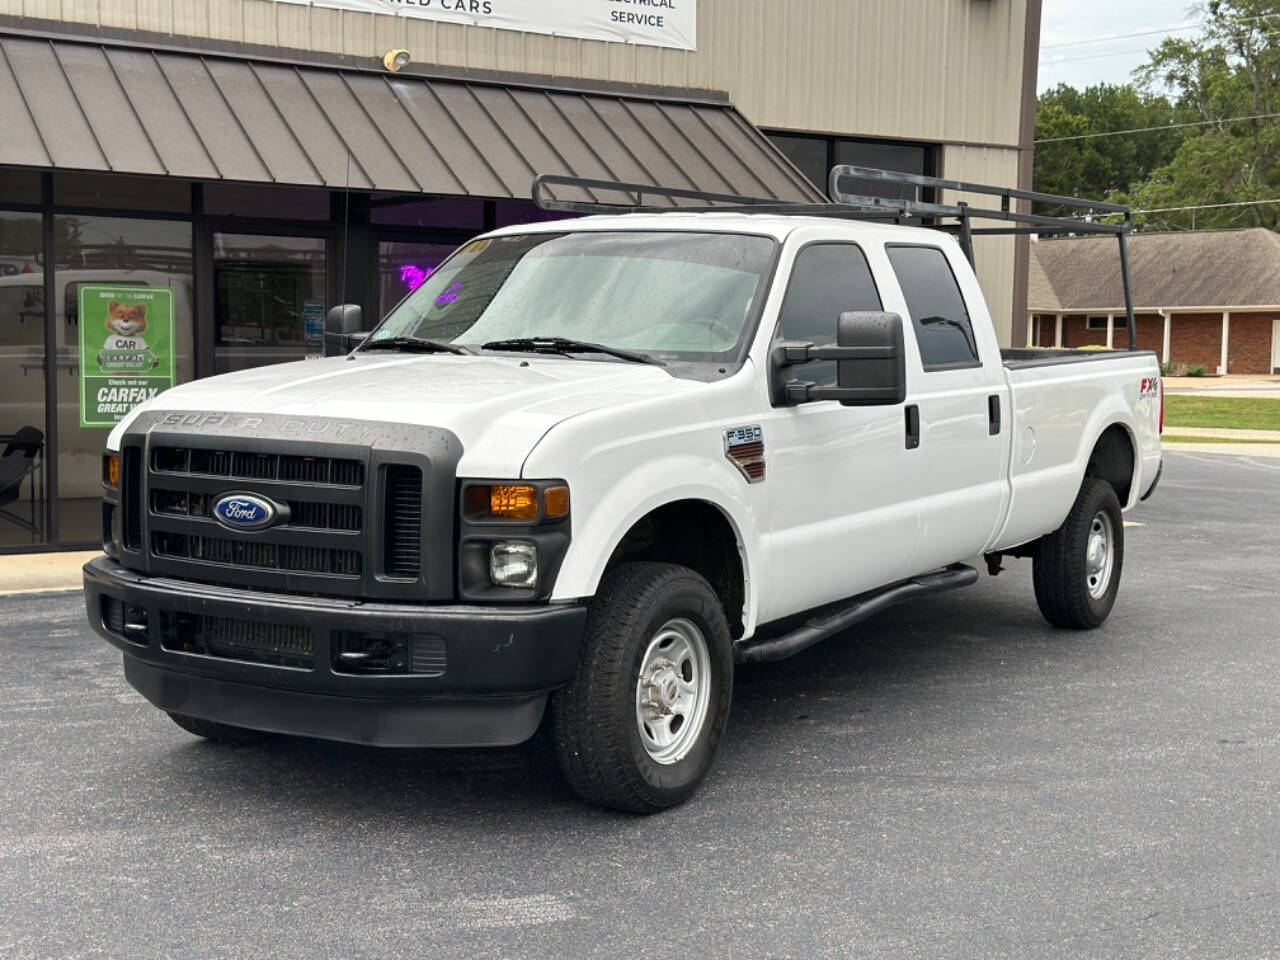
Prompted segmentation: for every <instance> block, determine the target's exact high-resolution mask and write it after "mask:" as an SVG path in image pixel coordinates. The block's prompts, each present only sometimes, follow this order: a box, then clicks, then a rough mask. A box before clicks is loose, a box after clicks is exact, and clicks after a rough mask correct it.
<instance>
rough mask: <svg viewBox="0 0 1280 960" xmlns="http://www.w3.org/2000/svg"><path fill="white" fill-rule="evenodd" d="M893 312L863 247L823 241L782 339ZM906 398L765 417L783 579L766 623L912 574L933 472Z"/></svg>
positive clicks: (800, 375) (768, 597)
mask: <svg viewBox="0 0 1280 960" xmlns="http://www.w3.org/2000/svg"><path fill="white" fill-rule="evenodd" d="M881 266H882V265H878V266H877V270H880V269H881ZM881 309H886V308H884V307H882V305H881V298H880V293H879V291H878V289H877V286H876V282H875V280H874V279H873V277H872V272H871V269H870V267H869V266H868V262H867V256H866V254H865V253H864V251H863V249H862V248H861V247H860V246H858V245H857V244H854V243H850V242H848V241H843V240H840V241H836V240H815V241H812V242H809V243H805V244H804V245H802V246H801V247H800V249H799V251H798V252H797V254H796V258H795V261H794V264H793V266H792V270H791V275H790V279H789V281H788V285H787V290H786V294H785V296H784V299H783V302H782V307H781V310H780V312H779V315H778V323H777V329H776V330H775V331H774V340H778V339H786V340H803V341H807V342H811V343H818V344H826V343H831V342H832V341H833V340H834V339H835V336H836V324H837V320H838V318H839V316H840V314H841V313H843V312H846V311H850V310H881ZM887 309H894V308H893V307H889V308H887ZM795 375H796V378H797V379H803V380H810V381H813V382H816V383H826V382H830V381H832V380H834V378H835V364H834V363H810V364H806V365H804V366H802V367H798V368H796V371H795ZM903 406H904V405H903V404H896V405H887V406H868V407H846V406H841V405H840V404H839V403H837V402H835V401H820V402H815V403H804V404H800V405H797V406H780V407H773V408H771V409H769V411H768V412H767V413H765V414H764V415H763V417H762V421H763V422H762V426H763V429H764V444H765V454H766V457H767V468H766V470H767V472H766V478H765V481H764V484H765V488H766V495H767V502H768V508H769V518H770V519H769V530H770V534H769V536H770V546H771V553H772V560H773V564H772V569H773V575H772V583H771V585H770V586H771V589H769V590H768V591H767V592H764V596H763V597H762V599H763V601H764V602H763V603H762V608H761V611H760V618H761V620H771V619H776V618H778V617H783V616H787V615H788V614H791V613H796V612H799V611H802V610H808V609H811V608H813V607H816V606H820V605H822V604H825V603H830V602H832V601H835V600H840V599H843V598H845V597H849V596H853V595H854V594H857V593H861V592H863V591H866V590H870V589H872V588H874V587H877V586H881V585H882V584H885V583H888V582H890V581H892V580H896V579H899V578H901V577H903V576H906V573H905V571H906V570H907V567H908V565H909V563H910V561H911V557H912V555H913V553H914V551H915V547H916V541H917V539H918V536H919V531H920V515H919V495H920V486H919V483H920V479H921V477H922V476H923V474H924V470H923V464H922V463H919V462H918V461H919V460H920V457H921V455H920V454H919V453H918V452H917V451H913V450H909V449H908V448H907V446H906V444H905V443H904V439H903V422H904V420H903V416H904V415H903Z"/></svg>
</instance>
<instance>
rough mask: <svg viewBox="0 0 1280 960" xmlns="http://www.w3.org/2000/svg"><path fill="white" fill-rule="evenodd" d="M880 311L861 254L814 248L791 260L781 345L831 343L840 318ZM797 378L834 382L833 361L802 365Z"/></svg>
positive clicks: (832, 246)
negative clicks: (857, 311) (791, 341)
mask: <svg viewBox="0 0 1280 960" xmlns="http://www.w3.org/2000/svg"><path fill="white" fill-rule="evenodd" d="M879 309H881V303H880V294H879V293H878V292H877V290H876V282H875V280H874V279H873V278H872V276H871V268H870V267H869V266H868V265H867V258H866V256H865V255H864V254H863V252H862V250H861V249H859V248H858V247H856V246H854V245H853V244H851V243H815V244H812V245H810V246H807V247H805V248H804V249H802V250H801V251H800V254H799V255H798V256H797V257H796V262H795V265H794V266H793V267H792V268H791V280H790V282H789V283H788V284H787V296H786V298H785V299H784V300H783V301H782V311H781V313H780V314H779V315H778V335H779V336H780V337H781V338H782V339H784V340H802V341H805V342H808V343H817V344H825V343H834V342H835V339H836V323H837V321H838V320H839V319H840V314H842V313H846V312H848V311H850V310H879ZM796 376H797V377H801V378H803V379H805V380H812V381H813V382H815V383H829V382H831V381H833V380H835V378H836V365H835V362H834V361H829V360H823V361H816V362H814V363H808V364H805V365H804V366H803V367H801V368H799V369H798V370H797V371H796Z"/></svg>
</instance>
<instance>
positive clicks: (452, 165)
mask: <svg viewBox="0 0 1280 960" xmlns="http://www.w3.org/2000/svg"><path fill="white" fill-rule="evenodd" d="M391 85H392V87H393V88H394V89H395V91H396V94H397V96H398V97H399V100H400V102H401V103H402V104H404V106H405V108H406V110H407V112H408V114H409V117H410V119H412V121H413V122H414V123H415V124H417V126H418V129H419V130H421V131H422V134H423V136H425V137H426V138H427V139H429V140H430V141H431V144H432V146H434V147H435V149H436V150H437V152H439V154H440V156H441V157H443V158H444V162H445V165H446V166H447V168H448V170H449V173H450V174H451V175H452V176H454V177H455V178H457V180H458V182H459V183H460V184H462V186H463V192H465V193H469V194H472V195H473V196H478V197H510V196H513V194H512V193H511V191H509V190H508V189H507V188H506V187H505V186H504V185H503V183H502V180H500V179H499V177H498V175H497V174H496V173H495V172H494V170H493V167H492V166H490V165H489V161H488V160H486V159H485V157H484V155H483V154H481V153H478V152H477V151H476V148H475V145H474V144H473V143H472V142H471V141H470V140H469V139H468V138H467V135H466V132H465V130H464V129H463V127H462V125H461V124H460V123H459V121H458V120H457V118H455V117H454V116H453V115H452V114H450V113H449V111H448V110H446V109H445V108H444V106H443V105H442V104H441V103H440V100H439V98H438V97H436V95H435V93H433V92H432V89H431V85H430V84H426V83H422V82H420V81H416V80H392V81H391ZM449 192H452V191H449Z"/></svg>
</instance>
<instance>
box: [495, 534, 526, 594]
mask: <svg viewBox="0 0 1280 960" xmlns="http://www.w3.org/2000/svg"><path fill="white" fill-rule="evenodd" d="M489 579H490V580H492V581H493V583H494V585H495V586H499V587H519V588H522V589H525V590H531V589H533V588H534V587H536V586H537V585H538V548H537V547H536V546H535V545H534V544H532V543H524V542H522V541H520V540H500V541H499V542H497V543H495V544H494V545H493V546H492V547H490V548H489Z"/></svg>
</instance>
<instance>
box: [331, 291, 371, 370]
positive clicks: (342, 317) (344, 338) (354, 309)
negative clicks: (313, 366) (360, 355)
mask: <svg viewBox="0 0 1280 960" xmlns="http://www.w3.org/2000/svg"><path fill="white" fill-rule="evenodd" d="M363 327H364V323H363V322H362V320H361V316H360V307H359V306H358V305H356V304H354V303H344V304H342V305H341V306H337V307H332V308H331V309H330V310H329V312H328V313H327V314H326V315H325V318H324V355H325V356H326V357H341V356H343V355H344V354H347V353H350V352H351V351H352V350H353V349H355V347H356V345H357V344H359V343H360V342H361V341H362V340H364V330H363Z"/></svg>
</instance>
